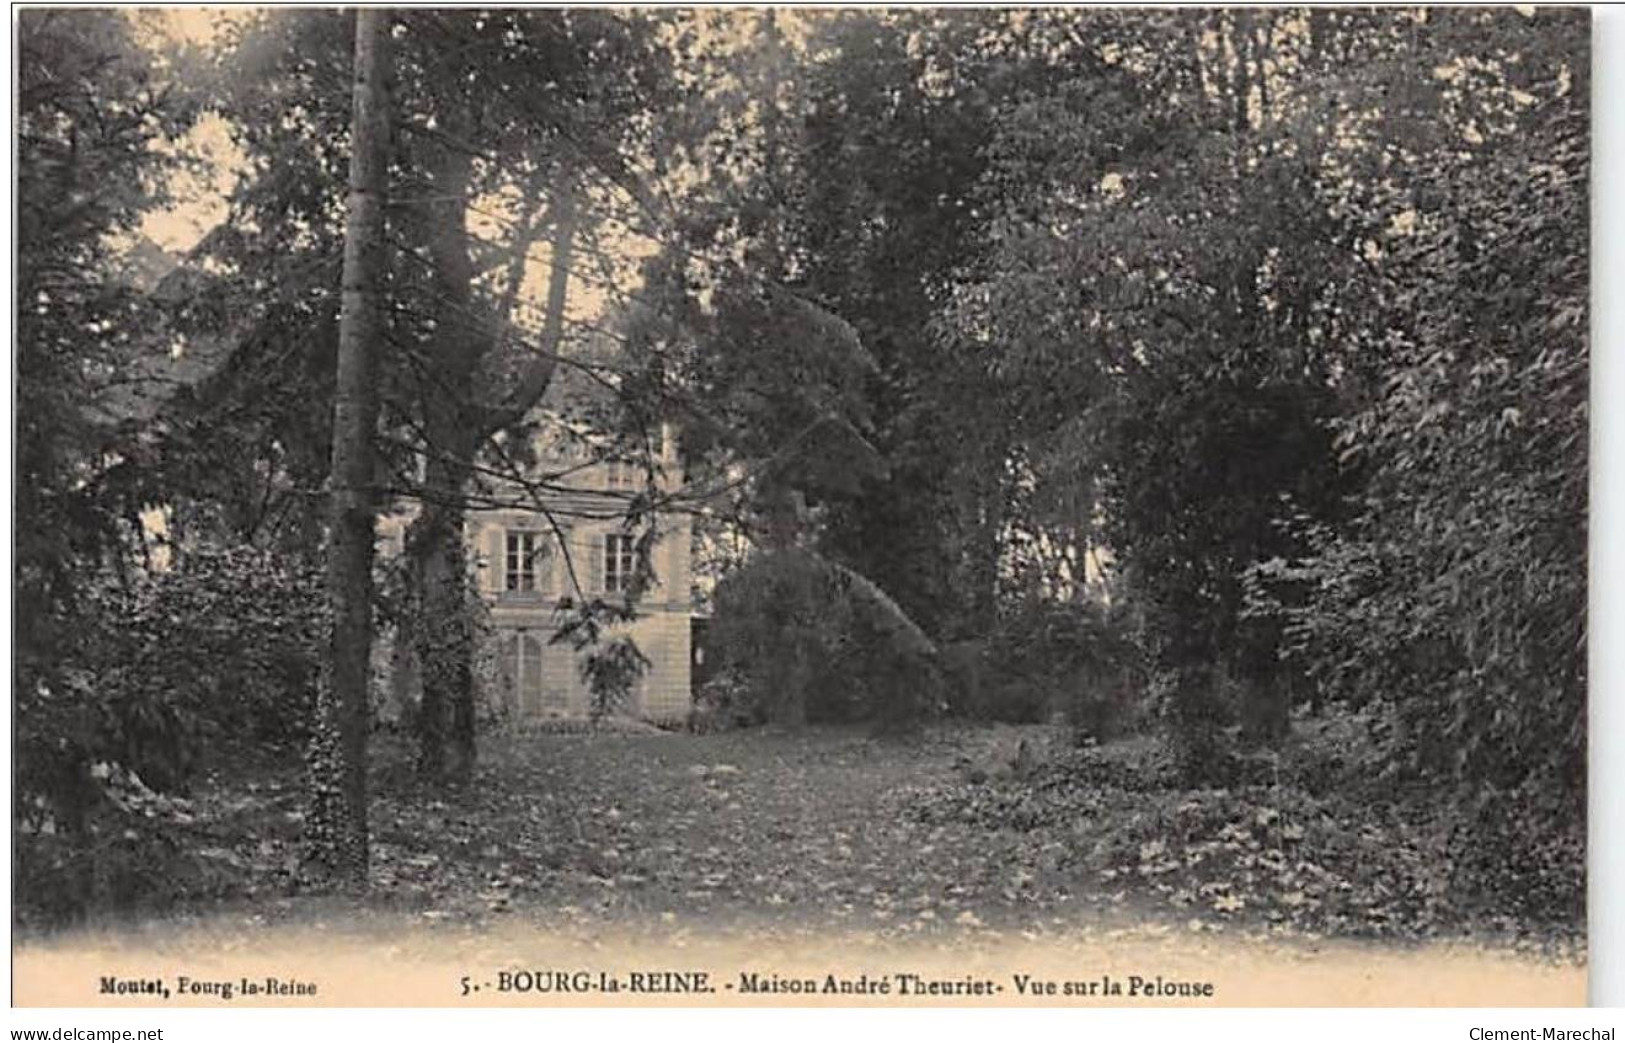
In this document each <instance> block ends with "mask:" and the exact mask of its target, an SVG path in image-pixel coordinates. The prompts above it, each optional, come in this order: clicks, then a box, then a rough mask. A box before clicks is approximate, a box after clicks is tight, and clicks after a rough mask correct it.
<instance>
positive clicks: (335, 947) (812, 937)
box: [17, 726, 1584, 1004]
mask: <svg viewBox="0 0 1625 1043" xmlns="http://www.w3.org/2000/svg"><path fill="white" fill-rule="evenodd" d="M1023 740H1025V742H1026V745H1027V747H1028V754H1027V755H1022V756H1019V757H1018V755H1017V751H1018V749H1019V747H1020V744H1021V743H1022V742H1023ZM1142 752H1143V751H1142V750H1141V749H1140V748H1139V747H1137V746H1136V745H1135V744H1132V743H1130V744H1123V745H1122V746H1120V747H1118V748H1117V749H1115V750H1114V751H1113V756H1114V757H1119V758H1122V759H1124V760H1126V761H1128V762H1131V763H1132V762H1135V761H1136V760H1137V759H1138V758H1139V757H1140V756H1141V755H1142ZM410 754H411V751H410V749H409V748H407V746H406V745H405V744H404V743H401V742H399V741H398V740H394V739H389V738H384V739H380V740H379V742H378V743H377V744H376V745H375V748H374V760H375V764H376V769H375V772H374V778H373V803H372V808H371V815H372V835H373V847H372V859H373V861H372V886H371V889H370V893H369V894H368V895H367V896H366V897H364V898H354V897H344V896H335V895H320V894H310V893H301V892H300V891H299V890H298V889H297V888H296V887H294V886H293V881H294V876H293V867H294V866H295V864H296V859H297V851H298V840H299V832H300V827H301V819H302V814H303V789H302V786H301V784H300V777H299V768H298V766H297V765H295V764H281V765H276V764H262V765H260V766H259V767H257V768H255V769H253V770H252V771H250V770H248V769H246V768H244V767H243V766H241V765H238V766H236V767H234V768H233V770H232V774H231V776H230V784H229V785H228V784H227V781H226V776H225V775H224V774H223V773H222V774H218V775H216V776H214V777H213V778H212V779H211V781H210V782H209V783H208V784H206V785H204V786H202V787H200V788H199V789H198V791H197V792H196V793H195V794H194V796H193V799H192V800H191V801H190V802H189V804H188V807H189V808H190V811H189V815H190V817H191V819H192V822H191V824H190V826H189V828H190V829H191V830H192V831H193V835H192V836H191V838H190V843H189V844H188V845H186V846H187V847H188V848H189V850H191V851H192V855H191V862H192V864H193V867H194V871H195V875H194V876H193V877H190V878H189V879H190V881H191V884H190V885H189V887H188V896H187V897H186V898H185V899H184V900H182V901H180V902H178V903H176V904H174V905H171V906H169V907H167V908H164V909H162V910H157V911H153V912H152V913H150V914H149V915H145V916H137V915H133V914H126V915H124V916H122V917H120V918H119V919H117V920H116V921H115V920H105V919H104V920H97V921H93V922H91V923H89V924H85V925H81V926H79V927H76V928H74V929H73V930H70V931H66V932H60V931H59V932H50V933H45V934H41V933H39V932H25V933H24V934H23V935H21V936H20V940H19V950H18V960H19V963H18V965H17V966H18V967H19V970H18V975H19V977H18V981H19V988H23V987H25V986H26V987H28V988H31V989H35V990H36V991H35V992H30V993H27V994H26V995H39V996H45V995H52V996H55V995H56V994H55V993H51V992H50V991H49V990H50V989H52V988H56V987H57V986H55V985H51V986H49V987H47V986H46V985H45V984H42V983H49V982H58V981H60V982H62V983H64V984H63V985H62V986H61V988H62V989H67V990H69V991H68V992H64V993H62V994H61V995H60V996H58V997H57V1000H56V1001H57V1002H66V1003H70V1004H71V1003H75V1002H83V999H82V998H76V996H77V994H75V993H72V992H71V990H72V988H74V987H75V986H74V985H73V982H74V981H77V980H78V979H77V978H76V977H75V975H77V974H78V971H77V968H79V967H80V966H81V964H82V961H83V959H84V956H83V954H84V953H86V952H93V953H97V954H101V955H99V956H98V957H97V959H99V960H101V961H102V963H106V962H107V959H108V958H109V956H108V954H119V953H124V954H128V956H129V961H131V966H132V967H135V968H140V967H145V966H148V965H149V964H150V961H151V958H152V956H153V954H164V953H168V954H172V955H173V956H174V958H175V959H176V960H184V961H186V962H185V965H186V966H191V965H193V964H195V963H196V961H197V960H198V958H199V954H200V953H209V954H213V955H214V957H216V958H218V959H219V960H220V961H224V962H222V963H221V964H220V966H221V968H222V971H221V973H229V974H233V975H236V974H239V973H240V972H241V966H242V961H243V960H244V959H246V958H248V956H247V954H253V958H254V959H257V960H259V961H261V962H262V963H263V964H264V966H265V967H266V968H268V971H267V973H276V971H275V968H276V967H277V966H285V965H287V963H288V961H289V960H290V959H293V960H298V961H302V962H303V963H308V961H309V959H310V958H311V954H313V953H324V954H329V955H330V956H331V958H333V959H335V960H339V961H340V964H341V969H340V970H338V971H335V972H334V974H335V975H336V976H337V977H339V978H340V979H341V980H352V981H361V980H364V979H365V977H366V976H365V975H364V974H363V975H358V973H357V972H356V970H355V968H357V967H359V968H363V969H364V968H366V967H370V966H373V965H374V963H375V962H376V960H377V959H378V954H380V953H381V954H384V955H385V956H386V957H387V958H388V959H389V960H390V961H405V964H404V965H410V966H411V967H414V968H417V970H416V971H414V972H413V973H416V974H419V975H421V976H422V985H421V989H422V990H425V991H424V993H423V996H421V997H420V996H419V995H418V993H417V992H416V991H413V990H416V989H418V988H419V986H411V987H410V989H409V990H408V994H396V993H386V994H384V995H383V999H382V1002H391V1003H408V1004H412V1003H417V1002H420V1001H421V1002H454V1001H456V1000H457V999H458V997H457V996H456V995H455V993H453V992H448V991H447V990H448V989H450V988H451V986H450V984H449V983H451V982H455V981H457V980H458V979H459V977H460V974H461V972H460V971H458V968H459V967H470V966H472V967H475V968H489V967H497V966H514V965H523V964H525V963H526V962H527V961H552V962H553V963H554V964H556V963H557V962H558V961H565V963H566V964H570V962H571V961H574V962H575V963H576V964H581V963H585V964H587V965H591V966H599V965H601V964H602V963H603V961H605V960H611V959H628V960H630V959H634V958H637V959H642V958H645V957H647V955H648V954H650V953H659V954H661V955H660V956H659V957H658V958H659V959H665V960H668V961H678V963H677V964H676V965H682V966H702V967H704V966H710V967H714V968H717V969H718V973H720V974H727V973H733V971H731V970H730V968H741V967H747V966H753V965H755V966H768V967H769V968H770V969H779V970H789V969H797V968H806V969H807V970H808V972H809V973H813V972H818V969H819V968H820V967H834V968H837V969H838V968H840V967H848V968H850V967H851V966H853V964H852V961H853V960H854V959H859V958H862V959H872V960H877V961H880V962H878V963H877V964H876V966H877V967H878V968H879V969H881V970H882V971H884V969H885V968H887V967H891V968H893V969H895V968H897V967H898V966H907V967H921V968H929V967H932V966H940V967H941V968H942V970H943V973H948V972H949V971H952V972H953V973H955V974H961V973H969V969H974V968H978V967H980V968H982V969H983V970H985V971H986V972H987V973H989V974H995V973H998V972H1000V969H1001V968H1004V969H1008V968H1011V967H1014V968H1016V969H1018V970H1019V969H1025V970H1027V971H1029V972H1030V971H1033V970H1048V971H1050V972H1052V973H1054V974H1057V975H1059V974H1075V973H1082V971H1084V970H1087V969H1090V968H1093V972H1097V973H1098V972H1099V971H1101V970H1102V969H1105V970H1112V969H1116V970H1117V971H1121V972H1122V973H1132V972H1133V971H1134V970H1135V969H1136V968H1137V969H1141V970H1144V969H1154V970H1155V971H1156V972H1157V973H1168V974H1174V973H1178V974H1183V975H1185V976H1187V977H1201V976H1206V977H1208V978H1213V977H1215V976H1216V975H1217V976H1218V977H1219V978H1220V979H1222V980H1223V981H1225V982H1227V984H1226V985H1225V986H1224V988H1225V995H1224V996H1223V997H1221V998H1222V999H1224V1000H1225V1001H1227V1002H1233V1003H1245V1004H1260V1003H1265V1004H1267V1003H1277V1002H1279V1003H1297V1002H1303V1003H1315V1002H1325V1003H1344V1002H1347V1003H1364V1002H1389V1003H1400V1004H1420V1003H1433V1002H1441V1003H1442V1002H1470V1003H1500V1002H1528V1003H1536V1004H1538V1003H1548V1002H1550V1003H1570V1002H1581V1001H1582V1000H1583V995H1584V992H1583V988H1584V969H1583V948H1574V947H1572V946H1571V947H1570V948H1569V949H1568V950H1567V957H1566V958H1565V959H1561V960H1558V961H1556V962H1553V961H1551V959H1550V955H1551V953H1550V952H1545V953H1537V952H1535V951H1533V949H1532V948H1531V947H1528V946H1522V947H1517V948H1515V947H1512V946H1508V945H1506V944H1501V943H1497V944H1494V945H1490V946H1486V945H1484V944H1482V942H1481V941H1480V940H1475V939H1473V938H1470V937H1467V936H1458V937H1454V938H1449V937H1441V936H1439V935H1437V934H1434V935H1432V936H1430V937H1428V938H1426V939H1425V941H1424V940H1418V938H1419V936H1409V935H1405V934H1395V935H1392V936H1389V937H1386V938H1383V939H1380V940H1373V939H1371V938H1353V937H1337V936H1335V932H1333V935H1332V936H1326V935H1323V934H1319V933H1316V932H1313V931H1304V930H1302V929H1300V928H1299V927H1297V926H1295V925H1294V924H1293V923H1292V922H1291V921H1290V920H1283V919H1282V918H1280V917H1271V916H1263V915H1255V914H1256V913H1258V912H1259V910H1258V909H1256V908H1252V907H1248V908H1243V905H1242V903H1240V902H1238V901H1237V900H1236V897H1235V896H1236V895H1239V894H1243V893H1250V892H1245V891H1244V890H1243V889H1241V887H1240V885H1239V884H1238V886H1237V888H1236V889H1230V888H1229V887H1227V886H1221V887H1219V888H1218V889H1213V888H1212V887H1211V886H1210V885H1200V884H1198V883H1196V882H1195V879H1196V878H1194V877H1191V878H1189V879H1187V877H1186V876H1182V875H1181V874H1187V875H1188V874H1189V873H1192V872H1196V871H1197V870H1196V867H1193V866H1186V865H1184V864H1183V863H1179V864H1177V865H1176V863H1177V862H1178V860H1177V859H1170V858H1169V857H1168V855H1167V852H1163V851H1159V850H1155V848H1156V845H1155V844H1153V845H1138V847H1137V848H1136V847H1135V846H1133V845H1131V846H1130V848H1129V854H1128V856H1127V857H1128V858H1129V860H1130V863H1131V864H1133V863H1134V862H1135V860H1136V859H1138V860H1139V861H1138V865H1139V866H1140V867H1142V868H1141V869H1140V871H1139V872H1138V873H1132V872H1124V873H1121V874H1120V873H1117V872H1114V871H1108V872H1105V873H1102V872H1100V871H1099V870H1098V865H1100V864H1102V863H1100V862H1098V860H1096V861H1091V859H1090V858H1089V857H1087V856H1088V855H1089V853H1090V852H1093V853H1094V854H1096V855H1098V854H1099V853H1100V852H1101V851H1115V850H1117V849H1116V848H1113V847H1112V845H1113V844H1114V843H1117V842H1118V841H1120V840H1121V837H1120V834H1122V833H1125V832H1132V831H1133V829H1134V828H1141V829H1144V828H1147V823H1148V820H1147V819H1146V817H1145V816H1147V815H1158V814H1165V813H1167V812H1165V810H1159V808H1163V809H1165V808H1166V807H1167V806H1168V805H1167V802H1168V801H1169V800H1182V801H1183V803H1182V804H1181V805H1180V806H1181V808H1188V807H1189V806H1191V805H1192V804H1193V803H1195V804H1200V803H1201V799H1200V797H1201V795H1200V794H1197V795H1195V798H1196V799H1195V800H1194V801H1193V800H1192V799H1191V798H1192V795H1190V794H1183V795H1181V794H1178V793H1174V794H1166V795H1164V797H1163V798H1160V799H1162V801H1163V804H1161V805H1158V804H1156V803H1155V802H1153V801H1151V800H1150V798H1149V797H1147V796H1146V795H1144V794H1135V793H1131V792H1127V791H1124V790H1122V789H1118V788H1113V787H1111V786H1107V787H1103V788H1102V789H1101V791H1100V796H1099V798H1098V800H1096V796H1095V794H1094V791H1093V789H1091V790H1089V791H1088V796H1089V797H1090V800H1089V801H1088V802H1085V805H1084V810H1083V811H1082V812H1080V813H1077V814H1072V813H1071V811H1070V809H1071V808H1072V807H1074V806H1075V805H1074V802H1073V800H1074V798H1073V797H1070V796H1068V797H1067V798H1066V801H1065V802H1063V803H1062V804H1061V805H1060V806H1061V807H1063V808H1065V809H1068V810H1067V813H1066V814H1065V815H1063V816H1061V817H1060V818H1056V817H1054V816H1049V817H1046V816H1045V815H1043V814H1035V813H1031V812H1030V809H1029V808H1028V807H1027V806H1026V805H1025V804H1021V805H1020V806H1016V805H1010V804H1009V803H1008V802H1009V801H1011V800H1017V799H1019V800H1023V801H1025V800H1028V799H1030V798H1031V797H1032V795H1033V794H1034V792H1036V793H1037V795H1038V796H1039V797H1042V796H1043V795H1044V794H1045V793H1046V792H1048V789H1047V788H1046V786H1047V784H1045V783H1043V776H1042V772H1041V771H1040V772H1039V773H1038V774H1031V773H1029V774H1026V775H1022V772H1023V771H1024V770H1028V769H1024V768H1023V767H1022V765H1023V764H1025V763H1031V762H1037V763H1038V764H1040V765H1042V764H1044V763H1046V762H1050V761H1054V760H1059V759H1064V758H1065V757H1067V756H1069V753H1068V751H1067V750H1066V749H1065V746H1064V743H1062V741H1061V736H1060V735H1058V734H1057V733H1056V732H1054V731H1053V730H1051V729H1045V728H1038V727H1033V728H1017V727H1009V726H994V727H973V726H956V727H942V728H935V729H930V730H927V731H926V732H924V733H923V734H921V735H918V736H915V737H911V738H907V739H880V738H874V737H871V736H869V735H868V734H866V733H864V732H863V731H861V730H843V729H811V730H808V731H805V732H802V733H799V734H789V733H780V732H774V731H770V730H763V731H751V732H735V733H724V734H719V735H708V736H697V735H686V734H654V735H614V734H597V735H503V736H488V737H486V739H485V741H484V743H483V745H482V748H481V761H480V768H479V772H478V775H477V778H476V781H475V782H474V783H473V784H472V785H469V786H467V787H463V788H461V789H456V790H430V789H426V788H424V787H421V786H420V785H419V784H418V783H417V782H416V780H415V779H414V778H413V775H412V772H411V769H410V759H411V758H410ZM245 775H252V776H253V777H252V778H245V777H244V776H245ZM1018 776H1019V777H1018ZM1013 795H1016V796H1013ZM1249 807H1250V805H1249ZM990 810H991V814H989V813H988V812H989V811H990ZM1249 813H1250V812H1249ZM1152 825H1153V826H1155V828H1163V827H1162V826H1160V825H1156V824H1155V823H1152ZM1118 846H1119V847H1121V846H1122V845H1121V844H1118ZM1224 846H1226V847H1231V846H1233V847H1236V848H1237V850H1238V851H1239V855H1238V856H1237V857H1238V858H1240V859H1243V860H1244V859H1247V858H1250V857H1252V855H1251V854H1249V853H1248V852H1247V851H1246V850H1245V847H1246V846H1245V845H1243V844H1234V845H1231V844H1228V843H1227V844H1226V845H1224ZM1190 850H1196V848H1194V847H1193V848H1191V849H1190ZM1237 864H1239V863H1234V864H1232V863H1227V864H1226V867H1225V869H1224V872H1225V873H1226V874H1230V875H1233V876H1235V877H1236V878H1237V879H1238V880H1239V879H1241V877H1242V876H1243V875H1244V874H1242V872H1241V870H1239V869H1238V868H1236V866H1237ZM1205 866H1206V863H1204V867H1205ZM1169 867H1174V868H1176V869H1178V870H1179V871H1178V872H1168V869H1169ZM1131 877H1132V879H1130V878H1131ZM1228 878H1229V876H1227V877H1226V879H1228ZM1186 891H1189V892H1190V895H1191V899H1192V900H1191V901H1180V900H1179V897H1180V895H1181V894H1183V893H1184V892H1186ZM200 896H203V897H200ZM1170 898H1172V899H1173V900H1172V901H1170ZM344 953H349V954H350V955H349V956H348V957H345V956H344V955H342V954H344ZM886 953H891V954H893V955H890V956H887V955H884V954H886ZM899 953H901V954H902V955H897V954H899ZM628 954H630V955H628ZM345 959H349V960H350V961H351V962H350V963H349V964H343V963H342V961H343V960H345ZM75 961H79V962H75ZM233 961H235V962H233ZM277 961H281V962H280V963H278V962H277ZM695 961H699V962H698V963H696V962H695ZM749 961H754V963H752V962H749ZM763 961H766V963H765V964H764V963H763ZM899 961H905V962H903V963H901V964H900V963H899ZM933 961H936V962H935V963H933ZM115 962H116V961H115ZM550 965H551V964H550ZM177 966H180V964H177ZM343 968H348V969H343ZM956 968H957V969H956ZM1215 968H1220V969H1222V970H1223V974H1217V972H1216V971H1215ZM1339 969H1341V970H1339ZM1342 970H1346V971H1347V972H1348V973H1347V974H1343V973H1341V971H1342ZM103 973H105V972H103ZM1226 975H1227V976H1228V977H1226ZM1283 975H1284V977H1283ZM86 980H87V981H88V980H89V979H86ZM389 980H390V981H394V982H396V985H397V986H398V984H399V981H400V980H405V979H395V978H393V977H392V978H390V979H389ZM29 982H33V983H35V984H33V985H28V983H29ZM1436 982H1454V983H1455V984H1454V985H1453V986H1451V987H1450V989H1446V991H1444V992H1435V991H1434V986H1433V985H1432V984H1429V983H1436ZM392 987H396V986H392ZM1351 988H1353V989H1355V990H1356V991H1353V992H1351V991H1349V989H1351ZM1359 989H1365V990H1367V991H1366V992H1360V991H1358V990H1359ZM1451 989H1453V990H1454V991H1451ZM38 990H45V991H43V992H41V991H38ZM1283 990H1284V991H1283ZM1373 990H1374V991H1373ZM1531 990H1533V991H1531ZM19 995H24V994H23V993H20V994H19ZM355 995H356V996H357V997H359V998H355V999H353V1002H373V1001H374V1000H373V999H368V998H366V995H364V994H355ZM23 1002H32V1001H30V1000H26V999H25V1000H23Z"/></svg>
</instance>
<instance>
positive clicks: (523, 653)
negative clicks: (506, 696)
mask: <svg viewBox="0 0 1625 1043" xmlns="http://www.w3.org/2000/svg"><path fill="white" fill-rule="evenodd" d="M504 644H505V646H506V647H505V649H504V652H505V662H504V663H503V668H504V671H505V672H506V674H507V682H508V686H509V687H508V690H509V692H510V693H511V695H510V700H511V701H510V702H509V706H510V707H511V709H512V712H513V713H515V714H517V715H518V716H520V717H528V716H533V715H535V714H536V713H538V712H540V711H541V710H542V709H543V707H544V706H545V705H547V704H548V703H550V702H553V701H554V700H550V699H548V698H547V695H546V693H545V691H544V690H543V687H542V642H541V639H539V638H538V637H536V635H534V634H531V633H528V632H526V631H524V630H520V631H516V632H514V633H512V634H511V635H510V636H509V637H508V639H507V640H506V641H505V642H504Z"/></svg>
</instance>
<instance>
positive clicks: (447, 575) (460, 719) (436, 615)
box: [412, 463, 475, 781]
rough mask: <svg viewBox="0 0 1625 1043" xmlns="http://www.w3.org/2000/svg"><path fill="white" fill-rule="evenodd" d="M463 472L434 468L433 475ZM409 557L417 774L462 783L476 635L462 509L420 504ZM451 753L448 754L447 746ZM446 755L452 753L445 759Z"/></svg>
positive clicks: (466, 770)
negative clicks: (412, 562)
mask: <svg viewBox="0 0 1625 1043" xmlns="http://www.w3.org/2000/svg"><path fill="white" fill-rule="evenodd" d="M437 470H438V471H440V472H441V476H442V478H441V480H442V481H443V482H444V481H453V482H455V481H456V479H455V478H448V477H445V472H447V471H449V470H462V468H460V467H458V465H457V464H455V463H453V464H451V465H449V466H443V467H441V468H435V467H433V466H431V468H430V473H431V476H433V475H434V474H435V472H436V471H437ZM412 529H413V531H412V540H413V543H414V547H413V554H414V555H416V556H417V557H418V561H417V563H416V567H417V568H418V569H420V570H421V572H420V575H421V577H422V589H421V591H420V593H419V600H418V604H419V606H420V611H421V616H420V618H419V620H418V623H417V627H416V632H415V634H414V639H415V641H416V644H417V659H418V663H419V669H420V673H421V677H422V692H423V694H422V701H421V702H420V704H419V706H418V714H417V730H418V771H419V773H420V774H422V775H423V776H424V777H425V778H428V779H435V780H440V779H451V780H453V781H464V780H466V779H467V778H468V777H469V776H470V775H471V774H472V773H473V766H474V753H475V750H474V742H475V737H474V718H473V711H474V672H473V658H474V634H473V620H472V618H471V616H470V606H469V591H468V580H467V577H468V571H467V562H466V557H465V553H464V547H463V510H462V508H461V506H460V505H457V504H455V503H443V502H436V501H428V502H425V504H424V506H423V513H422V514H420V515H419V516H418V518H417V521H416V522H415V523H414V524H413V527H412ZM448 739H449V740H450V743H449V751H448V742H447V740H448ZM448 752H449V756H448Z"/></svg>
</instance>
